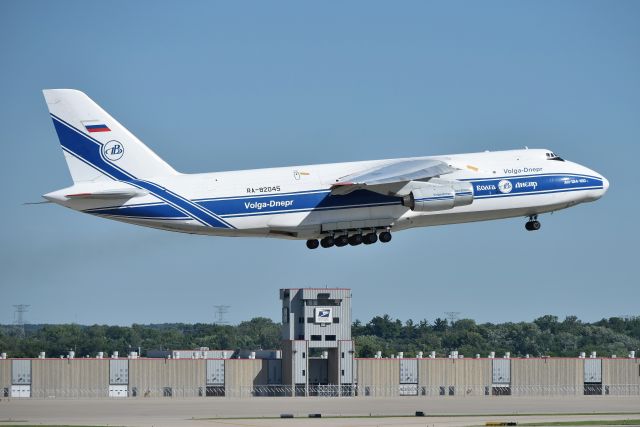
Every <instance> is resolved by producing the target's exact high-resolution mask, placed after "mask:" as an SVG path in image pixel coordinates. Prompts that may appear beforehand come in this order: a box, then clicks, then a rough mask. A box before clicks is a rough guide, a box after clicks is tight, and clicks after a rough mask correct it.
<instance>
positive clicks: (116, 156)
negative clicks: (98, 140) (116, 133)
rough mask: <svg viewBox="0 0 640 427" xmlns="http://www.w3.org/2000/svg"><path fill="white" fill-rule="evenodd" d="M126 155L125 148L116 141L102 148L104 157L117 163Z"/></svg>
mask: <svg viewBox="0 0 640 427" xmlns="http://www.w3.org/2000/svg"><path fill="white" fill-rule="evenodd" d="M123 154H124V147H123V146H122V143H120V142H119V141H116V140H112V141H109V142H107V143H106V144H104V145H103V146H102V155H103V156H104V157H105V158H106V159H107V160H111V161H112V162H115V161H116V160H120V158H121V157H122V156H123Z"/></svg>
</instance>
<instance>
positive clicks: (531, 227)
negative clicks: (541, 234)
mask: <svg viewBox="0 0 640 427" xmlns="http://www.w3.org/2000/svg"><path fill="white" fill-rule="evenodd" d="M540 227H541V224H540V221H538V215H531V216H530V217H529V221H527V223H526V224H525V225H524V228H526V229H527V231H538V230H540Z"/></svg>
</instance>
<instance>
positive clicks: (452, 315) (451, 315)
mask: <svg viewBox="0 0 640 427" xmlns="http://www.w3.org/2000/svg"><path fill="white" fill-rule="evenodd" d="M444 314H446V315H447V320H449V326H453V324H454V323H455V322H457V321H458V319H459V318H460V312H459V311H445V313H444Z"/></svg>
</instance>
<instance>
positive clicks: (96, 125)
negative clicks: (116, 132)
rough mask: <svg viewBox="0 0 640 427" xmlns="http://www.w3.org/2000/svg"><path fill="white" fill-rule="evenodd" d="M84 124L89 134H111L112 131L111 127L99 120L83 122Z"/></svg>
mask: <svg viewBox="0 0 640 427" xmlns="http://www.w3.org/2000/svg"><path fill="white" fill-rule="evenodd" d="M82 124H83V126H84V128H85V129H86V130H87V132H89V133H94V132H111V129H109V126H107V125H106V124H105V123H104V122H101V121H99V120H90V121H86V122H82Z"/></svg>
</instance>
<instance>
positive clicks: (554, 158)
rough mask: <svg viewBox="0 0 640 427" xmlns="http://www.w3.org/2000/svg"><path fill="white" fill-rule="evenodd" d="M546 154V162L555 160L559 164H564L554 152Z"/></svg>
mask: <svg viewBox="0 0 640 427" xmlns="http://www.w3.org/2000/svg"><path fill="white" fill-rule="evenodd" d="M546 154H547V160H557V161H559V162H564V159H563V158H562V157H560V156H558V155H557V154H556V153H554V152H548V153H546Z"/></svg>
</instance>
